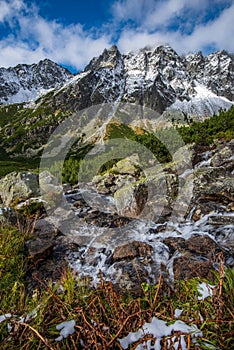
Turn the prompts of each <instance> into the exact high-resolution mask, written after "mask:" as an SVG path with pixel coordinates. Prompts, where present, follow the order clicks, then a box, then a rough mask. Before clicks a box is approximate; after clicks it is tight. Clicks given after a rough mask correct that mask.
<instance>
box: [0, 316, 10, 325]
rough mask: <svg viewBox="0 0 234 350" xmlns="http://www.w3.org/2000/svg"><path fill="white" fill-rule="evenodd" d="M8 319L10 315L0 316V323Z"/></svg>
mask: <svg viewBox="0 0 234 350" xmlns="http://www.w3.org/2000/svg"><path fill="white" fill-rule="evenodd" d="M8 318H11V314H5V315H0V323H2V322H4V321H5V320H7V319H8Z"/></svg>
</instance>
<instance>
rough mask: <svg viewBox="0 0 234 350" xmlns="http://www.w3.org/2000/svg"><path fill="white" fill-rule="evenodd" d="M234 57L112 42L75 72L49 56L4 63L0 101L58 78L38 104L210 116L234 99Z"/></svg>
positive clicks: (24, 95)
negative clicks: (132, 49)
mask: <svg viewBox="0 0 234 350" xmlns="http://www.w3.org/2000/svg"><path fill="white" fill-rule="evenodd" d="M233 62H234V59H233V55H231V54H228V53H227V52H226V51H218V52H215V53H212V54H210V55H208V56H206V57H204V56H203V55H202V53H201V52H199V53H197V54H188V55H186V56H179V55H178V54H177V53H176V52H175V51H174V50H173V49H172V48H171V47H169V46H159V47H156V48H155V49H147V48H145V49H142V50H140V51H139V52H137V53H128V54H121V53H120V52H119V50H118V48H117V47H116V46H112V47H111V48H110V49H108V50H107V49H105V50H104V51H103V53H102V54H101V55H100V56H99V57H96V58H93V59H92V60H91V61H90V63H89V64H88V65H87V67H86V68H85V69H84V71H83V72H81V73H79V74H77V75H75V76H74V77H73V76H71V74H69V72H68V71H66V70H65V69H64V68H61V67H59V66H58V65H56V64H55V63H53V62H51V61H49V60H44V61H40V62H39V63H38V64H37V65H31V66H27V65H18V66H17V67H15V68H9V69H4V68H1V71H0V74H1V77H2V80H3V83H2V84H1V91H2V93H1V95H0V97H1V102H2V103H8V104H9V103H10V102H24V101H28V100H29V99H35V98H36V97H37V96H38V91H39V90H41V89H50V88H53V87H55V86H56V85H57V84H59V83H60V86H59V87H57V88H55V89H54V90H53V93H50V95H49V98H48V97H46V95H45V98H42V99H40V101H39V104H43V102H44V101H46V104H47V105H49V106H53V108H54V109H59V108H61V109H62V110H71V111H77V110H80V109H83V108H87V107H89V106H91V105H93V104H98V103H103V102H116V101H122V102H134V103H137V104H141V105H144V106H146V107H149V108H152V109H154V110H156V111H157V112H159V113H163V112H165V111H166V112H168V111H169V112H171V113H172V112H175V111H177V110H179V111H184V112H187V113H189V114H190V115H200V116H210V115H212V114H213V113H214V112H217V111H218V110H219V109H220V108H224V109H225V108H229V107H230V106H231V104H232V102H233V101H234V84H233V82H234V69H233V67H234V64H233ZM69 78H71V79H69ZM63 83H64V84H63ZM61 84H63V86H62V85H61ZM36 106H37V105H36ZM36 106H35V107H36Z"/></svg>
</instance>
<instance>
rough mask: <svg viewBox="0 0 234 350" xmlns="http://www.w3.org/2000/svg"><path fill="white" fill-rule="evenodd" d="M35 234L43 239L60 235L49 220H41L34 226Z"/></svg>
mask: <svg viewBox="0 0 234 350" xmlns="http://www.w3.org/2000/svg"><path fill="white" fill-rule="evenodd" d="M34 234H35V235H37V236H39V237H42V238H45V237H47V238H50V239H51V238H54V237H56V236H57V234H58V229H57V228H56V227H55V226H54V225H53V224H52V223H50V222H49V221H48V220H46V218H45V219H39V220H37V221H36V222H35V224H34Z"/></svg>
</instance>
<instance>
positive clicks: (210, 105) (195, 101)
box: [167, 82, 234, 117]
mask: <svg viewBox="0 0 234 350" xmlns="http://www.w3.org/2000/svg"><path fill="white" fill-rule="evenodd" d="M195 84H196V85H195V87H194V90H195V94H193V95H191V96H190V100H189V101H186V100H184V101H180V100H179V99H176V101H175V102H174V103H173V104H172V105H171V106H170V107H169V108H167V111H168V112H173V111H174V112H175V111H181V112H184V113H187V114H189V115H190V116H196V115H200V116H203V117H208V116H211V115H213V114H215V113H218V112H219V110H220V109H223V110H228V109H229V108H230V107H231V106H232V105H233V104H234V102H232V101H229V100H228V99H227V98H226V97H224V96H217V95H216V94H214V93H213V92H212V91H210V90H209V89H207V88H206V87H205V86H204V85H202V84H199V83H197V82H196V83H195Z"/></svg>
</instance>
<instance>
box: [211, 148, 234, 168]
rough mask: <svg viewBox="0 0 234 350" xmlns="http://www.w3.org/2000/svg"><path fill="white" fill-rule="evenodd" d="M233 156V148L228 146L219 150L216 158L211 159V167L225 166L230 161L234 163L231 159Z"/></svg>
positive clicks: (215, 155)
mask: <svg viewBox="0 0 234 350" xmlns="http://www.w3.org/2000/svg"><path fill="white" fill-rule="evenodd" d="M232 156H233V149H231V147H230V146H229V147H228V146H226V147H223V148H221V150H218V151H217V152H216V153H215V154H214V156H213V157H212V158H211V161H210V165H211V166H213V167H220V166H223V165H224V164H225V163H227V162H228V161H229V162H230V163H231V162H232V163H233V162H234V160H233V159H230V158H231V157H232Z"/></svg>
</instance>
